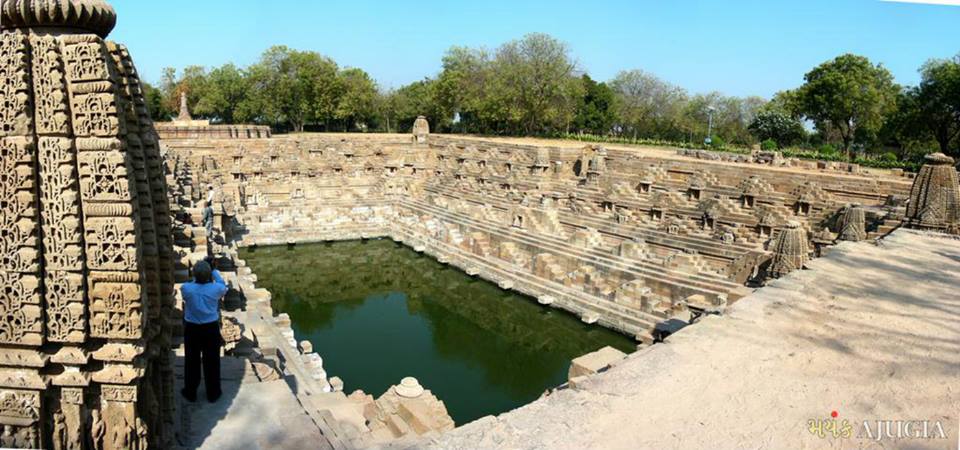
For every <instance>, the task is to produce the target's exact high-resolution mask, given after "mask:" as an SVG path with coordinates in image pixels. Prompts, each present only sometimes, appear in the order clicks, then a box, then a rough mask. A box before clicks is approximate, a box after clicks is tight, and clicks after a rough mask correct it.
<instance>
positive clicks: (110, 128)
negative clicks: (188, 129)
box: [0, 0, 174, 450]
mask: <svg viewBox="0 0 960 450" xmlns="http://www.w3.org/2000/svg"><path fill="white" fill-rule="evenodd" d="M115 20H116V15H115V14H114V12H113V9H112V8H110V6H109V5H107V4H106V3H105V2H103V1H100V0H56V1H46V0H44V1H40V0H4V1H2V2H0V355H2V356H0V423H3V424H9V427H8V429H4V430H3V436H2V437H0V440H2V442H0V444H3V446H9V447H32V448H40V447H42V448H67V449H78V450H80V449H85V448H95V449H102V448H108V449H111V450H112V449H121V448H122V449H126V448H131V447H139V448H143V447H145V446H146V443H147V442H151V443H155V444H156V445H157V446H159V447H168V446H170V437H171V436H172V434H171V433H170V432H169V430H166V427H167V426H168V425H169V424H171V423H172V422H173V420H172V417H173V416H172V413H173V404H172V398H171V397H172V391H173V384H172V381H173V380H172V363H173V360H172V358H171V357H170V355H169V351H168V349H169V345H170V344H169V342H170V336H169V334H170V331H169V327H168V325H167V324H168V323H169V322H170V316H171V315H172V312H171V310H172V307H173V292H174V289H173V281H174V280H173V262H172V258H173V255H174V253H173V250H172V239H171V236H170V220H169V217H168V215H169V209H168V207H167V205H166V201H165V198H166V186H165V176H164V171H163V167H162V166H161V163H160V155H159V149H158V145H157V140H156V135H155V131H154V128H153V124H152V122H151V121H150V118H149V116H148V113H147V109H146V104H145V102H144V100H143V93H142V90H141V87H140V83H139V79H138V78H137V76H136V69H135V68H134V66H133V63H132V61H131V60H130V57H129V54H128V53H127V51H126V49H125V48H123V47H122V46H118V45H116V44H113V43H109V42H104V41H103V39H102V38H103V37H105V36H106V35H107V33H109V31H110V30H111V29H112V28H113V25H114V22H115ZM35 27H36V30H35V29H34V28H35ZM41 30H42V32H39V31H41ZM88 319H89V320H88ZM88 336H89V337H92V338H96V340H88V339H87V338H88ZM47 342H51V343H56V344H54V345H46V343H47ZM62 344H66V345H62ZM91 356H93V357H94V358H95V359H96V360H97V361H98V362H96V363H95V364H94V366H89V365H88V363H90V361H91ZM147 367H149V368H151V369H150V370H147V369H146V368H147ZM93 370H96V371H95V372H94V371H93ZM144 385H146V386H149V387H150V389H147V390H146V391H145V392H148V391H149V392H152V389H158V390H160V391H161V392H163V395H162V396H161V397H160V398H159V399H158V397H157V396H155V395H153V394H149V395H146V394H145V395H144V396H145V397H149V398H146V399H145V400H144V399H140V398H138V392H140V389H141V387H142V386H144ZM51 390H52V393H51ZM57 390H59V394H60V395H59V398H57V395H56V392H57ZM41 392H48V395H43V396H41V394H40V393H41ZM84 392H100V395H101V398H100V400H99V401H95V402H92V404H88V402H90V399H89V398H86V396H85V394H84ZM149 392H148V393H149ZM41 398H42V399H43V401H44V402H47V401H49V402H51V403H50V404H45V405H43V407H42V408H41V404H40V403H41ZM139 402H143V403H144V405H142V407H141V405H138V403H139ZM88 407H89V408H90V411H89V413H88V409H87V408H88ZM140 411H142V412H143V414H146V415H149V420H148V419H146V418H142V417H140V415H139V412H140ZM88 417H90V418H91V419H92V420H91V421H90V423H89V426H90V428H89V433H88V432H87V431H86V430H88V428H87V426H88V423H87V422H88V421H87V420H86V419H87V418H88ZM41 431H42V433H41ZM87 437H89V440H88V441H87V442H83V441H84V440H86V439H88V438H87Z"/></svg>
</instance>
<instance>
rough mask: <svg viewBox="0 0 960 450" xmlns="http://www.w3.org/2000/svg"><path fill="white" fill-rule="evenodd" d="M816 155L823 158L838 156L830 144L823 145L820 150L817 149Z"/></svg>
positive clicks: (835, 149)
mask: <svg viewBox="0 0 960 450" xmlns="http://www.w3.org/2000/svg"><path fill="white" fill-rule="evenodd" d="M817 153H819V154H821V155H823V156H836V155H839V153H838V152H837V148H836V147H834V146H833V145H830V144H823V145H821V146H820V148H818V149H817Z"/></svg>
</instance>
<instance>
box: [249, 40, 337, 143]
mask: <svg viewBox="0 0 960 450" xmlns="http://www.w3.org/2000/svg"><path fill="white" fill-rule="evenodd" d="M337 73H338V69H337V64H336V63H335V62H333V60H331V59H329V58H327V57H324V56H322V55H320V54H319V53H316V52H301V51H296V50H291V49H289V48H287V47H284V46H277V47H271V48H270V49H268V50H267V51H266V52H264V53H263V55H262V56H261V58H260V62H258V63H257V64H254V65H253V66H251V67H250V69H249V76H250V83H251V84H250V88H251V92H252V93H253V94H252V95H251V96H250V97H251V98H250V101H249V102H248V103H247V105H245V107H244V108H243V111H244V115H245V116H246V115H251V114H255V115H256V116H255V117H257V119H258V120H260V121H268V122H272V123H288V124H289V125H290V126H291V128H293V130H294V131H297V132H301V131H303V129H304V127H305V126H306V125H307V124H308V123H326V122H327V121H329V120H332V119H334V117H335V113H336V108H337V104H338V93H339V92H340V86H339V83H338V79H337Z"/></svg>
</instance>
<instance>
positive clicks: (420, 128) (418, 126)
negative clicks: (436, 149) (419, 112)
mask: <svg viewBox="0 0 960 450" xmlns="http://www.w3.org/2000/svg"><path fill="white" fill-rule="evenodd" d="M429 135H430V123H429V122H427V118H426V117H424V116H417V120H415V121H414V122H413V138H414V141H415V142H416V143H418V144H423V143H426V142H427V136H429Z"/></svg>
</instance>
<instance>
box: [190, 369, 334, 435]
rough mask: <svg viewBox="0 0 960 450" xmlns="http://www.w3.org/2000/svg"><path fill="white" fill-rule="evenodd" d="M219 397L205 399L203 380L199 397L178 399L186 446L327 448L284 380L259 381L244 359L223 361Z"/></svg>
mask: <svg viewBox="0 0 960 450" xmlns="http://www.w3.org/2000/svg"><path fill="white" fill-rule="evenodd" d="M182 361H183V360H182V358H178V365H177V376H178V378H177V392H179V391H180V387H181V386H182V382H183V379H182V374H183V369H182ZM221 371H222V373H221V380H222V383H223V385H222V386H223V397H222V398H221V399H220V400H219V401H218V402H217V403H214V404H211V403H208V402H207V401H206V397H205V396H206V393H205V391H204V388H203V384H202V383H201V386H200V391H199V394H198V399H199V400H198V401H197V402H195V403H189V402H186V401H185V400H183V399H182V398H179V395H178V399H179V401H180V406H181V408H183V409H182V412H183V416H182V418H181V420H182V422H181V423H182V425H183V428H182V429H183V430H185V431H184V432H182V436H180V442H181V444H182V446H183V448H185V449H211V450H233V449H237V450H254V449H264V450H266V449H308V448H309V449H317V450H323V449H330V448H332V447H330V445H329V443H328V442H327V440H326V439H325V438H324V437H323V435H322V434H321V433H320V430H319V429H318V428H317V425H316V424H314V422H313V420H312V419H311V418H310V416H308V415H307V413H306V411H304V409H303V407H302V406H300V403H299V402H298V401H297V398H296V397H295V396H294V395H293V392H292V391H291V389H290V387H289V386H288V385H287V382H286V381H284V380H275V381H265V382H260V381H259V380H258V379H257V378H256V376H255V375H254V374H253V372H252V370H251V369H250V365H249V364H248V363H247V362H246V360H245V359H242V358H233V357H225V358H223V359H222V360H221Z"/></svg>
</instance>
